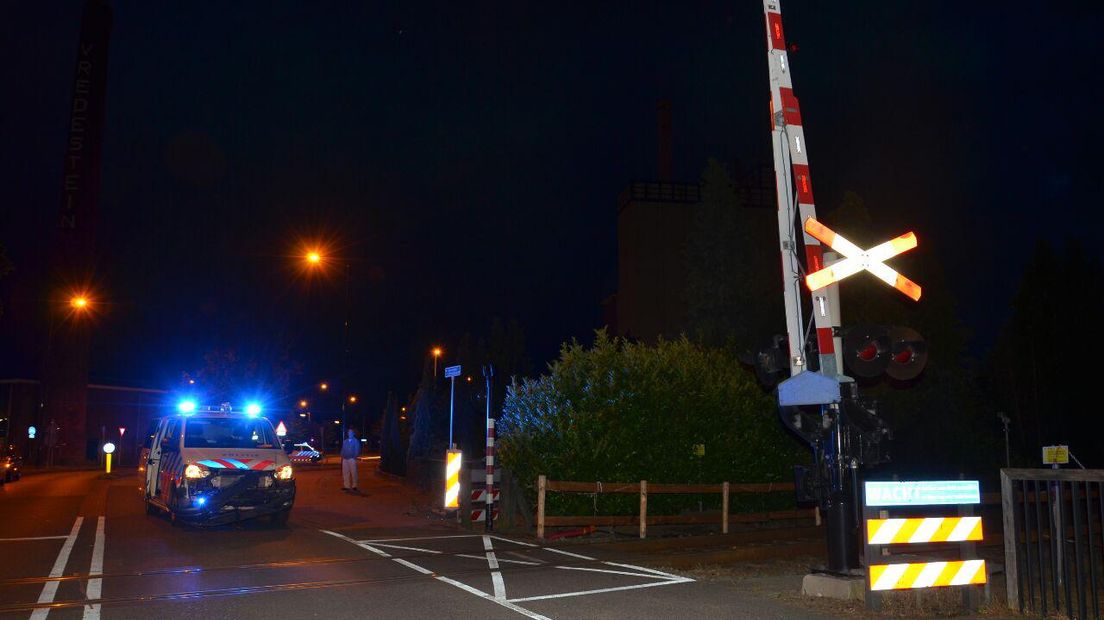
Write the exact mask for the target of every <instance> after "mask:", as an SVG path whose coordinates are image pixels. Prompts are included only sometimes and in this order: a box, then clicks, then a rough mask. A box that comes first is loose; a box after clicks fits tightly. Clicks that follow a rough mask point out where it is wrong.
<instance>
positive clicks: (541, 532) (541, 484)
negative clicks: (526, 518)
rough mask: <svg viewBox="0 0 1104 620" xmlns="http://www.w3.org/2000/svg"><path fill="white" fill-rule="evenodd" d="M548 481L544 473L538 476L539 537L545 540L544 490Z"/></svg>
mask: <svg viewBox="0 0 1104 620" xmlns="http://www.w3.org/2000/svg"><path fill="white" fill-rule="evenodd" d="M547 484H548V481H547V479H546V478H545V477H544V474H541V475H539V476H537V538H538V539H540V540H544V491H545V487H546V486H547Z"/></svg>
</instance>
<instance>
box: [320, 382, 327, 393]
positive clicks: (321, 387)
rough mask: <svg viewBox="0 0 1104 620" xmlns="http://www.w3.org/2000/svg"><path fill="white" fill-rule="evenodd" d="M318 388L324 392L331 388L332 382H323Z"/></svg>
mask: <svg viewBox="0 0 1104 620" xmlns="http://www.w3.org/2000/svg"><path fill="white" fill-rule="evenodd" d="M318 389H320V390H322V391H323V392H325V391H326V390H328V389H330V384H329V383H323V384H321V385H319V386H318Z"/></svg>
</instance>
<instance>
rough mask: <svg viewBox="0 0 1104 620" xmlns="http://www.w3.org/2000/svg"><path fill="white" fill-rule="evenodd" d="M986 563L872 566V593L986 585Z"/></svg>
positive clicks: (956, 562) (973, 561) (968, 561)
mask: <svg viewBox="0 0 1104 620" xmlns="http://www.w3.org/2000/svg"><path fill="white" fill-rule="evenodd" d="M985 578H986V573H985V560H959V561H955V562H920V563H911V564H879V565H875V566H871V567H870V590H871V591H874V592H877V591H882V590H912V589H919V588H938V587H942V586H964V585H970V584H978V583H985Z"/></svg>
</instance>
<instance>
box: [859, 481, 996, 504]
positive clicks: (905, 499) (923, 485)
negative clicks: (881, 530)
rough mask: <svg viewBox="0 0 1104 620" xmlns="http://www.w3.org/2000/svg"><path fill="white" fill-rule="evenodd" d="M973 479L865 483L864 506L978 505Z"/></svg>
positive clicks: (977, 490)
mask: <svg viewBox="0 0 1104 620" xmlns="http://www.w3.org/2000/svg"><path fill="white" fill-rule="evenodd" d="M980 503H981V487H980V486H979V485H978V481H977V480H891V481H884V482H883V481H874V480H868V481H866V505H867V506H936V505H941V504H980Z"/></svg>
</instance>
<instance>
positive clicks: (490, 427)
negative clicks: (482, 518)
mask: <svg viewBox="0 0 1104 620" xmlns="http://www.w3.org/2000/svg"><path fill="white" fill-rule="evenodd" d="M494 444H495V421H494V418H492V417H489V416H488V417H487V465H486V466H487V493H486V501H487V531H488V532H490V531H492V530H494V458H495V457H494Z"/></svg>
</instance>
